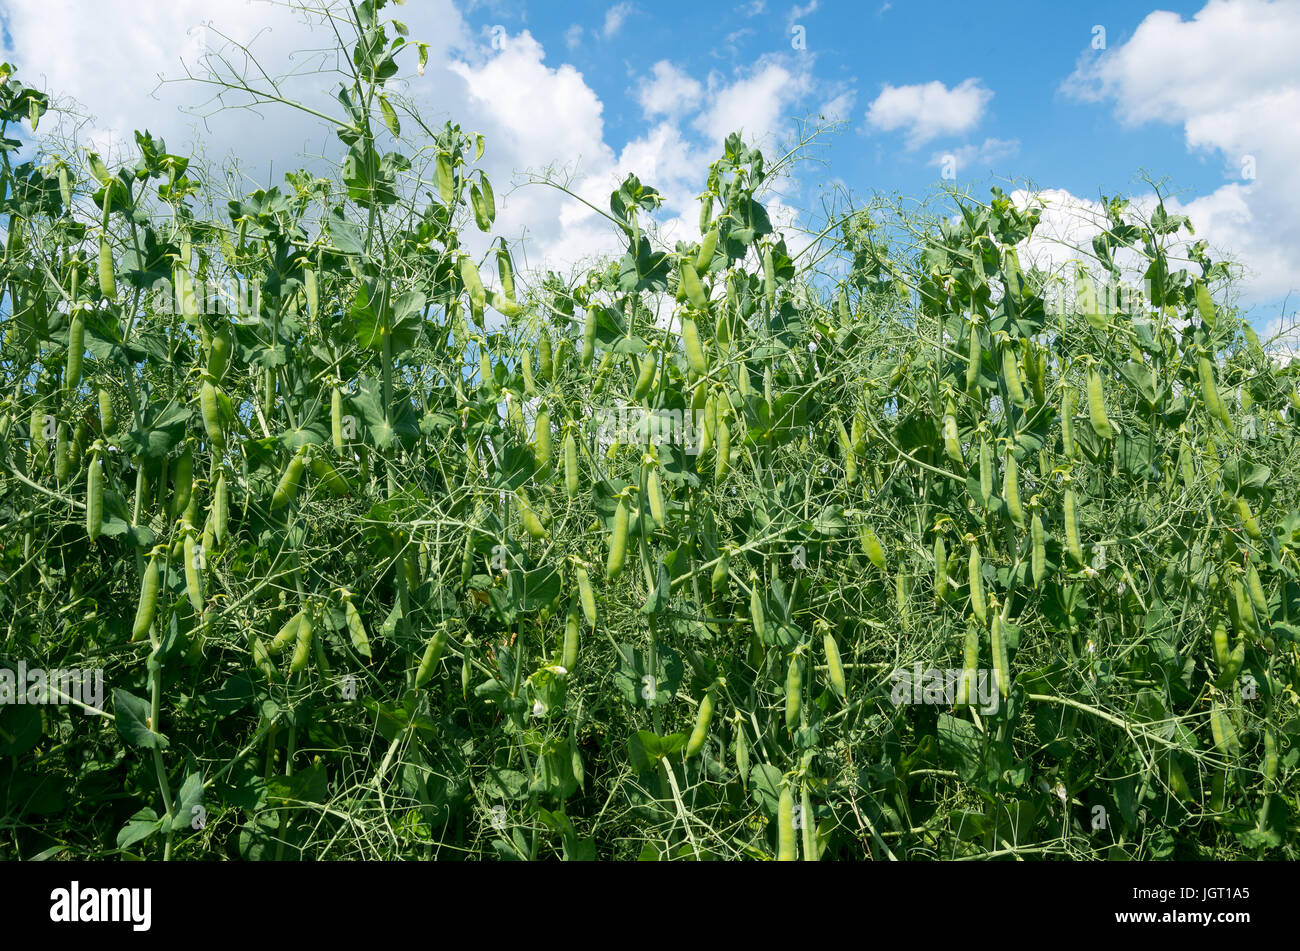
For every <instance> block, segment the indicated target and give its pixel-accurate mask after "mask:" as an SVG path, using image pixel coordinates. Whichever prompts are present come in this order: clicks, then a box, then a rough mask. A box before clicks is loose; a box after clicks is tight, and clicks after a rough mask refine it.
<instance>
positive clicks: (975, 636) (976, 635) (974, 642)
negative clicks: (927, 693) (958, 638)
mask: <svg viewBox="0 0 1300 951" xmlns="http://www.w3.org/2000/svg"><path fill="white" fill-rule="evenodd" d="M979 660H980V629H979V627H978V626H976V625H974V624H967V625H966V644H965V647H964V650H963V656H962V666H963V670H962V676H961V681H960V683H959V684H958V687H957V701H956V702H957V705H958V706H962V707H965V706H969V705H971V704H972V703H974V702H975V677H976V667H978V666H979Z"/></svg>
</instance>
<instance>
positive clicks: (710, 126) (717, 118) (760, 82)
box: [695, 58, 813, 143]
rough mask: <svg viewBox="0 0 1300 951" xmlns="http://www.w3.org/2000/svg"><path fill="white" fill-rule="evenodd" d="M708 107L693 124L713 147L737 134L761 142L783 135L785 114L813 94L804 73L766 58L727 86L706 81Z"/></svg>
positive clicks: (807, 76)
mask: <svg viewBox="0 0 1300 951" xmlns="http://www.w3.org/2000/svg"><path fill="white" fill-rule="evenodd" d="M710 86H711V87H712V88H711V89H710V100H711V101H710V103H709V105H708V107H707V108H706V109H705V110H704V111H703V112H702V113H701V114H700V116H699V117H698V118H697V119H696V120H695V127H696V128H697V129H699V130H700V131H701V132H704V133H705V134H706V135H708V136H709V137H710V138H711V139H712V140H713V141H714V142H715V143H720V142H722V141H723V140H724V139H725V138H726V137H727V136H728V135H729V134H730V133H732V132H737V131H739V132H740V133H741V134H742V135H743V136H744V137H745V138H746V139H748V140H750V141H755V142H761V141H763V140H765V139H768V138H769V137H771V136H773V135H776V134H778V133H779V132H781V131H784V126H785V121H786V113H787V110H788V109H790V108H791V107H792V106H793V105H794V104H795V103H797V102H798V101H800V100H802V99H803V98H804V97H805V96H807V95H808V94H809V93H810V92H812V90H813V81H812V77H811V76H810V75H809V74H808V73H807V72H806V71H804V70H802V69H799V70H796V71H793V72H792V71H791V68H787V66H786V65H784V64H783V63H781V62H779V61H777V60H775V59H770V58H765V59H763V60H760V61H759V62H758V64H757V65H756V66H755V67H754V69H753V71H752V72H751V73H750V74H749V75H748V76H745V77H743V78H741V79H738V80H736V81H735V82H733V83H731V84H729V85H721V84H715V82H714V78H713V77H711V79H710Z"/></svg>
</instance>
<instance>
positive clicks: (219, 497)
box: [212, 472, 230, 546]
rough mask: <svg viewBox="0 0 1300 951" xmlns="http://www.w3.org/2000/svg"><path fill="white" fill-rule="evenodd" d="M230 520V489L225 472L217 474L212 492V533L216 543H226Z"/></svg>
mask: <svg viewBox="0 0 1300 951" xmlns="http://www.w3.org/2000/svg"><path fill="white" fill-rule="evenodd" d="M229 521H230V490H229V489H228V488H227V487H226V474H225V473H224V472H223V473H222V474H221V475H219V476H217V485H216V487H215V488H214V489H213V492H212V534H213V537H214V538H215V539H216V541H217V544H218V545H222V546H224V545H225V544H226V537H227V535H228V525H229Z"/></svg>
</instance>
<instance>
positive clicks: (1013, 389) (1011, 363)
mask: <svg viewBox="0 0 1300 951" xmlns="http://www.w3.org/2000/svg"><path fill="white" fill-rule="evenodd" d="M1002 379H1003V381H1004V382H1005V383H1006V387H1007V396H1009V397H1010V398H1011V402H1012V403H1014V404H1015V405H1017V406H1021V407H1023V406H1024V405H1025V388H1024V387H1023V386H1022V385H1021V383H1020V364H1019V363H1018V362H1017V360H1016V351H1015V350H1014V349H1013V348H1012V346H1011V345H1010V344H1003V346H1002Z"/></svg>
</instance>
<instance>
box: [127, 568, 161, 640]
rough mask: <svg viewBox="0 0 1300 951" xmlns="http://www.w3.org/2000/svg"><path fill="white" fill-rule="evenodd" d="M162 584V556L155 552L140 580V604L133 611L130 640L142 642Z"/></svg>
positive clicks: (151, 622)
mask: <svg viewBox="0 0 1300 951" xmlns="http://www.w3.org/2000/svg"><path fill="white" fill-rule="evenodd" d="M161 583H162V556H161V555H159V554H158V553H157V552H155V553H154V554H153V555H152V556H150V558H149V563H148V564H147V565H145V569H144V575H143V576H142V577H141V579H140V603H139V605H138V606H137V607H136V610H135V624H134V625H132V627H131V640H132V641H138V640H142V639H143V638H145V637H146V636H148V634H149V628H150V627H152V626H153V619H154V615H155V614H156V613H157V611H158V589H159V586H160V585H161Z"/></svg>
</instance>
